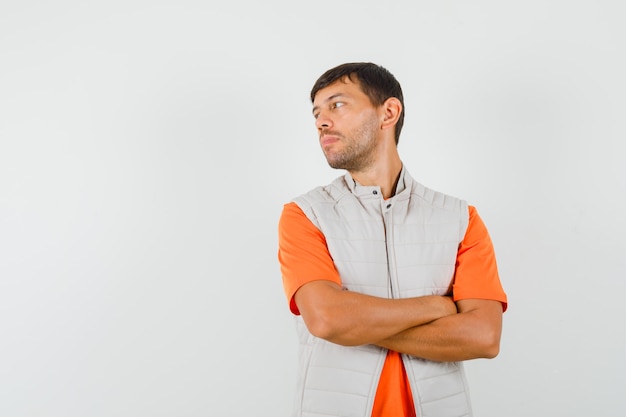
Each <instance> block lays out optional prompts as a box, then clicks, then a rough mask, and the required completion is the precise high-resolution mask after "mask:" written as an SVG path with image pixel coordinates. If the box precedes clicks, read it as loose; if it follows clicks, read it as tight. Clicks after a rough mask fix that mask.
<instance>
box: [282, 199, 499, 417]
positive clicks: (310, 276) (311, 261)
mask: <svg viewBox="0 0 626 417" xmlns="http://www.w3.org/2000/svg"><path fill="white" fill-rule="evenodd" d="M278 237H279V250H278V259H279V261H280V268H281V272H282V276H283V287H284V290H285V295H286V296H287V300H288V301H289V308H290V309H291V312H292V313H293V314H300V312H299V311H298V306H297V305H296V303H295V301H294V295H295V293H296V291H298V289H299V288H300V287H302V286H303V285H304V284H306V283H308V282H311V281H315V280H320V279H323V280H328V281H332V282H335V283H337V284H338V285H341V277H340V276H339V273H338V272H337V269H336V268H335V264H334V263H333V260H332V257H331V256H330V253H329V252H328V247H327V245H326V238H325V237H324V235H323V234H322V232H321V231H320V230H319V229H318V228H317V227H315V225H314V224H313V223H311V221H310V220H309V219H308V218H307V217H306V215H305V214H304V213H303V212H302V210H301V209H300V207H298V205H297V204H296V203H289V204H285V206H284V209H283V212H282V215H281V217H280V222H279V226H278ZM452 291H453V294H452V298H453V300H454V301H458V300H463V299H470V298H476V299H487V300H497V301H500V302H501V303H502V308H503V311H504V310H506V308H507V298H506V294H505V293H504V290H503V289H502V285H501V283H500V278H499V276H498V269H497V266H496V259H495V254H494V251H493V245H492V243H491V238H490V237H489V233H488V232H487V228H486V227H485V224H484V223H483V221H482V219H481V218H480V217H479V216H478V213H477V212H476V209H475V208H474V207H472V206H469V224H468V226H467V231H466V232H465V236H464V238H463V241H462V242H461V244H460V246H459V251H458V252H457V259H456V270H455V274H454V283H453V286H452ZM390 415H392V416H398V417H415V410H414V407H413V399H412V396H411V389H410V386H409V380H408V378H407V375H406V372H405V370H404V366H403V364H402V359H401V356H400V354H399V353H398V352H394V351H391V350H390V351H389V352H388V354H387V358H386V360H385V364H384V366H383V370H382V373H381V375H380V380H379V382H378V388H377V391H376V398H375V399H374V408H373V411H372V417H383V416H390Z"/></svg>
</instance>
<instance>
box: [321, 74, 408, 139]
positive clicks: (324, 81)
mask: <svg viewBox="0 0 626 417" xmlns="http://www.w3.org/2000/svg"><path fill="white" fill-rule="evenodd" d="M346 77H347V78H348V79H349V80H350V81H352V82H356V83H357V84H358V85H359V86H360V88H361V90H362V91H363V93H365V95H366V96H367V97H369V99H370V101H371V102H372V104H373V105H374V106H380V105H382V104H383V103H384V102H385V100H387V99H388V98H390V97H395V98H397V99H398V100H400V103H402V112H401V113H400V117H399V118H398V122H397V123H396V130H395V137H396V145H397V144H398V141H399V140H400V132H401V131H402V125H403V124H404V96H403V95H402V88H401V87H400V83H399V82H398V80H396V77H394V76H393V74H392V73H390V72H389V71H388V70H387V69H386V68H383V67H381V66H380V65H376V64H373V63H371V62H351V63H347V64H342V65H339V66H336V67H335V68H331V69H329V70H328V71H326V72H325V73H324V74H322V75H321V76H320V77H319V78H318V79H317V81H316V82H315V84H314V85H313V88H312V89H311V102H313V101H314V100H315V95H316V94H317V92H318V91H319V90H321V89H323V88H325V87H328V86H329V85H331V84H332V83H334V82H335V81H337V80H343V79H344V78H346Z"/></svg>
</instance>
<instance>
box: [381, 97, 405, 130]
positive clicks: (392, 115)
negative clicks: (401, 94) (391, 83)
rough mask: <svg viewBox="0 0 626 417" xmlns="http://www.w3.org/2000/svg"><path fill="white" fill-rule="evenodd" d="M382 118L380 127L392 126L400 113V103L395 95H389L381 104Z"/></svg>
mask: <svg viewBox="0 0 626 417" xmlns="http://www.w3.org/2000/svg"><path fill="white" fill-rule="evenodd" d="M381 107H382V110H383V120H382V125H381V128H383V129H387V128H389V127H394V126H395V125H396V123H397V122H398V119H399V118H400V115H401V114H402V103H400V100H398V99H397V98H395V97H389V98H388V99H387V100H385V102H384V103H383V104H382V106H381Z"/></svg>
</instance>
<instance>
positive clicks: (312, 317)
mask: <svg viewBox="0 0 626 417" xmlns="http://www.w3.org/2000/svg"><path fill="white" fill-rule="evenodd" d="M296 304H297V305H298V308H299V310H300V312H301V314H302V317H303V319H304V321H305V323H306V325H307V327H308V328H309V331H310V332H311V333H312V334H313V335H315V336H317V337H320V338H323V339H326V340H328V341H330V342H333V343H337V344H340V345H344V346H357V345H365V344H372V343H376V342H377V341H380V340H383V339H387V338H389V337H391V336H393V335H395V334H401V332H403V331H406V330H407V329H410V328H412V327H415V326H418V325H422V324H425V323H428V322H431V321H433V320H436V319H438V318H441V317H445V316H447V315H450V314H456V306H455V305H454V303H453V302H452V301H451V300H450V299H449V298H448V297H441V296H425V297H417V298H406V299H386V298H379V297H373V296H368V295H364V294H359V293H355V292H351V291H342V290H341V288H340V287H339V286H337V285H336V284H333V283H330V282H328V281H317V282H311V283H309V284H307V285H305V286H303V287H302V288H301V289H300V290H298V292H297V293H296Z"/></svg>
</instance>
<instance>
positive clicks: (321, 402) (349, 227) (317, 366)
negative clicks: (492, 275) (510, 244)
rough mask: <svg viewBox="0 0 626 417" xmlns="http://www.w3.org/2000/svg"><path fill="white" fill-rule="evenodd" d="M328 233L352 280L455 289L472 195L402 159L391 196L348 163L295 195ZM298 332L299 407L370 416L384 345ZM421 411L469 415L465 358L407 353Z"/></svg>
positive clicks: (385, 287) (306, 412) (316, 414)
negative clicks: (442, 188)
mask: <svg viewBox="0 0 626 417" xmlns="http://www.w3.org/2000/svg"><path fill="white" fill-rule="evenodd" d="M294 201H295V202H296V204H298V206H299V207H300V208H301V209H302V211H303V212H304V213H305V214H306V216H307V217H308V218H309V220H311V222H312V223H313V224H314V225H315V226H316V227H317V228H319V229H320V230H321V231H322V233H323V234H324V236H325V238H326V242H327V245H328V249H329V251H330V255H331V256H332V258H333V261H334V263H335V265H336V267H337V270H338V271H339V274H340V276H341V280H342V284H343V286H344V287H346V288H347V289H348V290H351V291H355V292H360V293H363V294H369V295H373V296H377V297H386V298H405V297H416V296H421V295H431V294H438V295H443V294H446V293H448V291H449V288H450V286H451V284H452V278H453V276H454V268H455V263H456V256H457V250H458V247H459V244H460V242H461V241H462V240H463V236H464V235H465V231H466V229H467V224H468V207H467V203H466V202H465V201H462V200H459V199H457V198H454V197H450V196H447V195H444V194H442V193H439V192H436V191H433V190H431V189H428V188H426V187H424V186H423V185H421V184H419V183H418V182H416V181H415V180H413V178H411V176H410V175H409V173H408V172H406V170H405V169H404V168H403V170H402V173H401V174H400V179H399V181H398V186H397V189H396V194H395V196H394V197H392V198H390V199H388V200H384V199H383V198H382V194H381V191H380V188H379V187H365V186H361V185H359V184H357V183H356V182H355V181H354V180H353V179H352V177H351V176H350V174H349V173H347V174H346V175H344V176H342V177H339V178H337V179H336V180H335V181H333V182H332V183H331V184H330V185H328V186H326V187H318V188H316V189H314V190H312V191H310V192H309V193H307V194H304V195H302V196H300V197H298V198H296V199H295V200H294ZM296 323H297V330H298V337H299V342H300V351H299V356H300V362H299V370H298V372H299V374H298V375H299V376H298V383H297V387H296V396H297V398H296V401H295V406H294V413H293V415H294V416H297V417H329V416H345V417H348V416H349V417H369V416H370V415H371V411H372V407H373V402H374V397H375V394H376V388H377V385H378V379H379V377H380V373H381V370H382V366H383V363H384V361H385V357H386V353H387V351H386V350H385V349H383V348H380V347H377V346H373V345H365V346H358V347H345V346H340V345H337V344H334V343H330V342H327V341H325V340H323V339H320V338H317V337H315V336H313V335H311V334H310V333H309V331H308V329H307V328H306V326H305V324H304V322H303V321H302V318H301V317H300V316H298V317H297V318H296ZM402 360H403V363H404V367H405V369H406V371H407V375H408V377H409V380H410V384H411V391H412V394H413V400H414V403H415V411H416V413H417V416H418V417H462V416H471V405H470V400H469V393H468V389H467V383H466V379H465V375H464V372H463V368H462V364H461V363H457V362H443V363H441V362H432V361H428V360H424V359H419V358H415V357H411V356H408V355H402Z"/></svg>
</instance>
